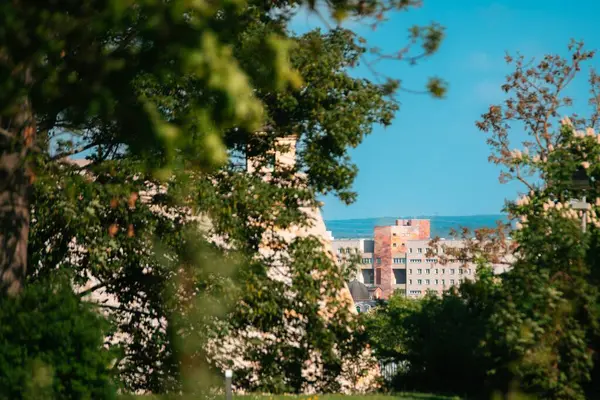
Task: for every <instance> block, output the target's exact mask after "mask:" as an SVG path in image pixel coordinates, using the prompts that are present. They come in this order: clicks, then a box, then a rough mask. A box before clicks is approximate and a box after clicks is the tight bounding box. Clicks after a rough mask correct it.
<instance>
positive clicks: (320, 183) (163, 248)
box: [0, 0, 441, 392]
mask: <svg viewBox="0 0 600 400" xmlns="http://www.w3.org/2000/svg"><path fill="white" fill-rule="evenodd" d="M298 4H299V3H296V2H279V3H269V4H265V3H263V2H250V3H248V4H245V5H241V4H238V3H237V2H232V3H229V2H222V3H218V4H215V5H213V6H211V7H208V8H205V7H199V8H195V6H191V5H188V2H184V1H170V2H158V3H156V2H154V1H147V2H146V1H142V2H135V4H127V3H124V2H119V1H116V2H113V3H108V4H104V3H101V2H96V1H91V0H90V1H87V2H84V3H81V2H66V3H65V2H63V3H61V4H60V5H56V4H54V3H51V4H50V5H48V6H46V7H40V6H39V5H33V4H28V3H27V2H26V3H23V2H19V3H7V4H5V5H3V6H0V11H2V12H3V13H2V14H3V17H2V18H4V19H2V20H1V22H2V23H3V26H5V27H6V29H5V30H3V35H5V36H3V37H2V39H1V41H0V43H2V46H1V48H3V49H6V50H4V53H5V56H4V59H3V62H2V64H1V65H2V68H3V74H2V76H3V77H4V79H3V80H1V82H2V88H3V89H5V90H3V94H2V97H1V99H2V101H1V102H0V104H2V110H3V119H2V128H3V131H4V133H5V134H6V135H5V137H7V138H10V139H11V142H10V143H9V142H5V143H6V144H3V145H2V146H3V147H1V149H2V162H0V168H4V170H5V171H7V172H6V173H7V174H8V175H7V176H9V177H10V179H7V181H9V182H12V183H11V185H12V186H6V187H2V190H1V191H0V196H4V197H3V198H4V199H6V201H7V202H8V203H7V207H4V208H3V210H4V211H2V213H3V214H2V218H4V219H6V220H7V223H8V222H10V223H11V224H12V225H11V226H13V228H14V229H13V230H11V231H6V232H4V231H3V233H2V235H4V236H0V237H2V240H3V242H2V243H3V246H8V247H6V248H7V249H8V250H9V251H7V252H4V253H3V257H4V258H0V261H1V262H0V273H2V276H3V281H4V282H5V283H4V285H5V290H6V291H7V292H9V293H12V294H16V293H18V291H19V288H20V287H21V286H22V279H23V277H24V275H25V271H26V268H25V267H26V266H28V267H29V268H28V270H27V279H28V281H30V282H34V281H41V280H42V279H44V278H45V277H47V276H51V275H53V274H56V273H57V272H58V271H62V272H65V273H67V274H68V276H69V278H70V279H71V280H72V281H73V282H74V283H75V284H76V286H77V287H78V288H81V287H84V288H85V289H83V290H81V292H80V293H79V294H80V296H81V297H85V296H88V295H90V294H94V295H96V296H108V297H110V298H111V299H117V300H118V301H117V302H116V303H107V304H106V303H102V302H101V303H100V304H98V306H99V307H100V308H101V309H102V310H104V311H106V312H109V313H110V315H111V317H112V318H114V320H115V322H116V323H117V325H118V328H119V333H120V334H126V339H124V338H123V336H115V337H113V340H114V341H115V342H120V343H121V344H124V346H125V349H124V356H123V358H122V359H120V360H119V361H118V363H117V365H116V367H115V368H116V369H118V370H119V371H120V376H121V377H122V378H123V379H124V380H125V381H126V384H127V386H128V388H130V389H145V390H151V391H156V392H161V391H163V392H164V391H171V390H180V389H182V384H183V388H184V389H188V388H186V387H185V385H186V384H189V383H190V382H193V381H194V380H195V378H193V375H192V374H193V373H194V372H195V367H194V365H195V363H198V362H201V360H203V359H204V358H205V354H203V353H202V350H199V349H202V348H203V346H202V345H201V344H203V343H206V341H207V340H208V339H210V338H211V337H212V336H215V335H220V334H221V333H222V332H220V331H219V329H220V328H221V326H222V325H219V322H221V321H220V320H218V319H217V323H216V324H215V323H214V321H215V318H216V317H217V316H222V314H223V313H224V312H225V310H226V306H227V305H228V304H240V303H239V302H240V301H245V303H241V304H242V305H244V306H243V307H241V308H239V309H237V310H235V312H234V313H233V317H234V318H233V319H232V323H233V328H236V329H238V328H239V329H241V328H242V327H243V326H242V325H243V323H246V324H249V323H252V324H255V325H259V326H260V327H264V328H268V329H272V330H274V329H281V326H282V325H281V324H280V320H281V317H280V316H279V315H278V314H279V312H280V311H281V309H283V308H284V306H286V307H288V309H297V310H301V311H304V312H305V315H307V316H309V317H310V318H312V320H311V321H313V322H315V323H316V322H318V321H320V322H319V323H320V324H322V325H320V329H318V330H316V331H315V333H314V335H312V336H311V337H308V338H307V339H304V343H305V348H303V349H302V353H301V354H300V355H298V356H297V358H295V359H294V362H295V364H294V365H293V366H290V368H288V369H287V370H286V371H284V372H285V373H284V376H288V377H289V376H290V374H293V372H294V370H293V368H298V364H299V363H301V362H303V361H304V358H306V357H308V354H309V352H308V350H310V349H311V348H312V349H318V350H319V351H321V352H322V353H323V354H324V355H325V358H326V359H327V361H326V365H327V366H328V367H331V371H332V376H334V375H335V373H338V372H340V370H342V369H343V368H344V367H343V365H342V362H341V361H340V354H341V353H343V352H348V351H356V349H355V348H353V347H356V346H357V344H356V342H355V341H353V340H352V339H351V338H350V337H349V334H348V332H347V331H346V332H344V331H343V330H342V328H344V329H345V327H344V326H343V323H344V321H345V322H348V321H346V320H345V319H344V318H346V317H347V313H346V312H340V313H337V314H335V318H334V319H332V320H331V321H332V322H331V323H328V324H327V323H325V322H323V321H321V320H319V319H318V316H319V310H320V309H319V307H317V306H315V304H314V303H312V302H313V301H315V296H317V293H318V294H319V295H323V293H321V292H320V290H321V289H320V287H321V286H322V287H325V288H326V291H327V292H326V294H327V293H334V292H335V291H336V290H338V289H339V287H340V285H341V284H342V283H343V282H342V281H341V279H339V278H340V276H339V274H338V273H337V272H335V271H336V269H335V265H334V264H333V263H332V262H331V261H326V260H325V259H323V258H322V257H316V256H315V257H316V258H315V260H317V261H319V262H320V263H319V264H315V263H314V262H311V259H310V258H307V255H313V254H314V250H315V249H316V248H318V245H317V244H316V243H315V242H314V241H311V240H307V241H299V242H298V243H294V244H290V243H287V242H283V241H282V240H281V239H280V238H278V237H277V236H276V235H275V236H273V237H272V238H271V239H269V242H270V243H269V245H270V246H273V247H275V248H277V249H278V253H279V254H282V253H286V254H291V256H289V257H288V258H283V262H285V263H287V266H289V267H290V271H292V272H293V273H294V274H296V275H295V279H296V280H295V281H294V285H295V286H294V288H295V289H297V290H300V291H301V294H302V296H303V297H298V298H297V299H296V300H295V301H290V300H289V299H285V298H282V296H281V293H282V292H285V290H286V289H287V288H286V286H285V285H282V284H281V283H279V282H272V281H271V280H270V278H269V276H268V275H267V272H268V271H269V270H270V269H271V268H272V267H273V266H274V265H278V264H277V263H280V262H282V261H281V260H282V259H281V257H280V256H274V255H269V256H261V255H260V252H259V250H260V247H261V245H263V244H264V243H265V234H266V233H268V232H271V231H273V230H277V229H279V230H281V229H286V228H288V227H290V226H293V225H302V224H306V223H307V218H306V215H305V213H304V212H303V209H304V208H306V207H314V206H316V205H317V202H316V199H315V194H316V193H324V192H328V191H333V192H336V193H338V194H339V195H340V197H341V198H343V199H344V200H346V201H351V200H352V199H353V194H352V192H351V191H350V188H351V184H352V180H353V177H354V175H355V173H356V168H355V167H354V166H353V165H352V164H351V163H350V161H349V158H348V156H347V149H348V147H349V146H357V145H358V144H359V143H360V141H361V140H362V138H363V137H364V135H365V134H368V133H369V132H370V130H371V126H372V124H373V123H382V124H384V125H385V124H388V123H389V122H390V120H391V118H392V116H393V113H394V112H395V111H396V108H397V107H396V105H395V104H394V102H393V101H392V100H391V97H390V96H391V95H392V92H393V91H391V90H390V84H389V83H388V84H374V83H372V82H370V81H368V80H365V79H355V78H351V77H350V75H349V73H348V69H349V68H351V67H352V66H354V65H356V63H358V62H359V61H360V60H361V57H363V54H364V53H365V48H364V46H363V45H361V44H360V43H359V42H358V39H357V38H356V37H355V36H354V35H353V34H352V33H351V32H349V31H346V30H343V29H337V30H334V31H332V32H329V33H326V34H319V33H316V32H312V33H309V34H307V35H306V36H303V37H300V38H296V37H292V36H291V35H290V34H289V33H288V32H287V30H286V21H287V20H288V19H289V17H290V16H291V15H293V13H294V12H295V11H294V10H295V9H294V6H296V5H298ZM413 5H414V4H413V3H412V2H404V1H402V2H394V1H392V2H389V3H385V4H384V3H369V4H368V5H363V6H361V7H360V9H357V8H356V7H354V8H351V7H350V6H348V4H343V3H339V2H336V4H335V5H333V6H332V7H333V9H334V11H337V12H338V13H339V12H340V10H344V11H346V12H349V13H350V14H351V15H355V16H359V17H370V16H375V15H379V13H381V12H384V11H387V10H390V9H391V8H399V9H403V8H407V7H410V6H413ZM90 21H93V24H92V23H90ZM22 26H40V27H43V28H44V29H37V30H32V31H31V32H29V31H28V32H24V31H22V28H21V27H22ZM437 33H439V29H434V28H432V29H430V30H427V29H425V30H420V29H412V36H411V41H412V42H413V43H419V42H420V41H421V40H422V42H423V46H424V55H430V54H432V53H433V52H434V51H435V49H437V43H439V40H440V39H441V35H440V34H437ZM15 37H16V38H18V39H19V40H14V38H15ZM357 42H358V43H357ZM286 46H295V47H294V51H293V52H291V51H287V50H286ZM256 54H261V55H264V57H256ZM32 55H33V56H32ZM288 55H289V56H288ZM314 57H316V59H317V60H318V62H314ZM294 68H297V69H298V70H299V69H300V68H302V71H303V75H302V76H300V75H299V74H298V72H294V71H296V70H295V69H294ZM15 77H17V78H15ZM392 86H393V85H392ZM431 87H432V88H434V89H435V90H434V92H435V93H437V94H440V92H439V86H436V85H432V86H431ZM21 105H26V106H27V107H26V111H27V113H29V114H28V115H29V116H28V117H27V118H28V122H27V123H28V124H29V125H27V126H31V127H32V128H33V131H32V130H31V129H28V128H27V127H26V126H25V125H24V123H20V122H19V118H21V117H19V116H20V115H21V114H23V113H22V112H21V111H19V110H21V109H22V107H21V108H20V106H21ZM27 132H29V133H27ZM32 132H34V133H35V134H34V135H33V137H32V135H31V133H32ZM290 133H293V134H294V136H295V137H296V139H297V141H298V142H299V146H298V160H299V162H298V163H297V164H296V165H295V166H293V167H291V168H283V169H278V170H276V171H274V172H263V171H262V169H261V168H260V166H265V165H266V164H268V162H269V156H270V155H271V154H272V153H273V151H274V150H277V149H278V148H280V147H281V146H280V145H279V144H278V143H279V139H280V138H282V137H288V136H290ZM30 138H31V140H30ZM12 141H15V143H17V144H18V145H19V146H20V147H19V146H17V148H18V149H21V150H22V151H20V152H19V153H18V154H17V153H14V152H13V150H12V149H13V147H12ZM9 144H10V145H9ZM83 151H86V152H88V154H89V155H88V156H87V158H88V161H89V163H87V164H83V163H69V162H64V161H65V160H64V158H65V157H70V156H74V155H79V154H82V152H83ZM226 156H228V158H227V157H226ZM249 159H251V160H258V163H259V168H257V169H256V170H255V172H254V173H252V174H249V173H247V172H246V171H245V168H244V166H243V165H240V162H239V161H240V160H242V161H244V162H243V164H244V165H245V164H246V161H248V160H249ZM11 160H16V161H15V163H13V164H11V163H12V161H11ZM17 161H18V162H17ZM27 163H29V165H30V167H27V166H26V164H27ZM27 168H30V170H31V173H30V174H29V176H30V179H29V180H25V171H26V170H27ZM299 172H302V173H299ZM24 191H31V192H32V197H31V203H29V198H28V197H27V196H25V195H23V193H25V192H24ZM15 194H19V195H20V196H21V200H19V199H17V198H16V197H15ZM23 196H25V197H23ZM23 199H25V200H27V202H26V203H22V200H23ZM19 202H21V203H19ZM19 204H24V207H22V208H20V209H19V208H18V207H17V205H19ZM192 213H196V214H199V215H201V216H203V217H206V219H208V220H209V221H210V224H208V225H207V226H204V225H203V224H202V223H201V222H202V218H200V221H199V219H198V218H195V217H193V216H192ZM17 217H19V218H20V220H19V221H17V219H18V218H17ZM8 220H10V221H8ZM17 222H19V223H18V224H17ZM7 226H8V225H7ZM198 228H201V229H200V231H199V230H198ZM28 229H30V230H31V232H30V234H29V235H27V234H26V233H27V230H28ZM17 239H18V240H17ZM23 249H27V254H28V259H27V257H25V253H24V252H23V251H24V250H23ZM278 257H279V258H278ZM233 265H240V268H239V269H237V270H235V269H233V268H232V266H233ZM322 270H325V271H330V272H331V273H329V274H324V275H323V276H321V277H318V276H316V277H315V276H314V275H313V273H314V272H315V271H322ZM249 282H250V283H255V284H256V285H255V286H251V287H247V286H246V288H247V289H248V290H247V291H246V292H243V289H244V286H243V285H247V283H249ZM323 282H326V283H327V284H328V285H329V286H327V285H321V286H320V285H318V284H317V283H323ZM240 283H242V284H243V285H242V286H241V289H240V286H239V284H240ZM263 287H264V288H265V289H268V291H266V292H263V291H261V289H262V288H263ZM265 293H267V294H269V296H267V298H266V299H265V298H263V297H262V296H263V294H265ZM302 299H306V301H302ZM301 304H302V305H301ZM262 306H264V307H263V308H262V309H261V308H259V307H262ZM335 306H336V305H335V304H333V305H331V307H330V309H331V310H335V309H336V308H335ZM328 307H329V305H328ZM249 309H250V310H252V311H254V310H262V311H264V315H261V316H259V317H257V318H256V319H250V318H247V315H248V313H249V312H250V311H249ZM215 327H216V328H215ZM209 328H210V329H209ZM230 329H232V327H230V326H225V327H224V328H223V330H230ZM337 338H339V339H341V341H340V344H339V345H338V344H336V339H337ZM190 343H192V345H189V344H190ZM199 344H200V345H199ZM335 346H340V347H343V348H341V349H340V350H339V352H338V353H337V354H336V353H335V352H333V351H331V349H332V348H334V347H335ZM288 350H289V346H288V347H287V350H286V351H288ZM270 354H276V353H275V352H272V353H270ZM294 354H295V353H294ZM261 357H262V356H261ZM303 357H304V358H303ZM199 360H200V361H199ZM186 369H187V370H189V371H187V370H186ZM190 371H191V372H190ZM303 379H304V378H303ZM304 381H307V379H305V380H304ZM304 381H296V382H291V383H290V382H288V383H286V385H287V386H286V388H285V390H299V388H301V387H303V385H304ZM326 384H327V385H329V386H328V387H329V388H334V387H335V386H334V384H335V382H334V380H333V378H332V377H329V378H328V380H327V381H326ZM290 388H291V389H290ZM329 390H332V389H329Z"/></svg>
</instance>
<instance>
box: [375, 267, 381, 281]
mask: <svg viewBox="0 0 600 400" xmlns="http://www.w3.org/2000/svg"><path fill="white" fill-rule="evenodd" d="M375 284H376V285H381V268H377V269H376V270H375Z"/></svg>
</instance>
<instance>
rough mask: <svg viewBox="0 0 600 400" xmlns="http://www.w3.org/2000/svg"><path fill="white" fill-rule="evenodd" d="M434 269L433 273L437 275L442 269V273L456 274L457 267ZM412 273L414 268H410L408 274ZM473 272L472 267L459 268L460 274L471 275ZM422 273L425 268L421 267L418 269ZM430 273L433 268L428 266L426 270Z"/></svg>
mask: <svg viewBox="0 0 600 400" xmlns="http://www.w3.org/2000/svg"><path fill="white" fill-rule="evenodd" d="M433 271H434V272H433V273H434V274H435V275H439V274H440V271H442V272H441V275H444V272H445V271H448V273H449V274H450V275H454V274H455V273H456V269H454V268H448V269H446V268H436V269H434V270H433ZM412 273H413V270H412V269H409V270H408V274H409V275H411V274H412ZM472 273H473V271H472V270H471V268H467V269H464V268H459V269H458V274H459V275H463V274H465V275H471V274H472ZM422 274H423V270H422V269H421V268H419V269H417V275H422ZM429 274H431V269H429V268H428V269H426V270H425V275H429Z"/></svg>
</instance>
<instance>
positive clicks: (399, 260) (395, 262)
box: [394, 258, 402, 264]
mask: <svg viewBox="0 0 600 400" xmlns="http://www.w3.org/2000/svg"><path fill="white" fill-rule="evenodd" d="M394 264H402V259H401V258H394Z"/></svg>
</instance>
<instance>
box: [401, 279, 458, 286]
mask: <svg viewBox="0 0 600 400" xmlns="http://www.w3.org/2000/svg"><path fill="white" fill-rule="evenodd" d="M459 280H460V279H459ZM423 281H425V284H426V285H431V279H417V285H422V284H423ZM440 283H441V284H442V285H445V284H446V280H445V279H433V284H434V285H439V284H440ZM408 284H409V285H412V284H413V280H412V279H409V280H408ZM450 284H451V285H454V279H450Z"/></svg>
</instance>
